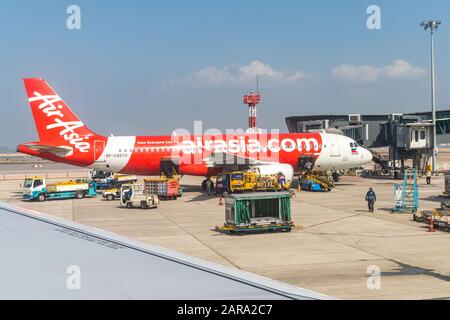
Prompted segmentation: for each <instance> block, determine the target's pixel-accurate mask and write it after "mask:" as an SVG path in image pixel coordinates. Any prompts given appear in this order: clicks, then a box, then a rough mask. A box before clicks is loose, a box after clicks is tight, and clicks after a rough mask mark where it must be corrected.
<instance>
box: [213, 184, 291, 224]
mask: <svg viewBox="0 0 450 320" xmlns="http://www.w3.org/2000/svg"><path fill="white" fill-rule="evenodd" d="M292 227H293V223H292V221H291V196H290V194H289V193H288V192H262V193H243V194H230V195H227V196H226V198H225V225H224V227H223V228H220V229H221V230H222V231H258V230H261V231H263V230H284V231H291V228H292Z"/></svg>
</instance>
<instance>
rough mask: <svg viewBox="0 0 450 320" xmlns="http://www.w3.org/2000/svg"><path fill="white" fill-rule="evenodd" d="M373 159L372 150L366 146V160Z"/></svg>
mask: <svg viewBox="0 0 450 320" xmlns="http://www.w3.org/2000/svg"><path fill="white" fill-rule="evenodd" d="M372 159H373V155H372V152H370V151H369V150H367V149H366V148H364V160H367V162H370V161H372Z"/></svg>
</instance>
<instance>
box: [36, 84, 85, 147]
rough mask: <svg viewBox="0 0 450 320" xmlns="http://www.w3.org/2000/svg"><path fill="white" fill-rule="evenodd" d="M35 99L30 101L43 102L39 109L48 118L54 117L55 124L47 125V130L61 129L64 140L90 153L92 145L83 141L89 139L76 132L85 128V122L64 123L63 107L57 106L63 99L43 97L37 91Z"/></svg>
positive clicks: (53, 96)
mask: <svg viewBox="0 0 450 320" xmlns="http://www.w3.org/2000/svg"><path fill="white" fill-rule="evenodd" d="M33 94H34V97H31V98H29V99H28V101H29V102H30V103H31V102H35V101H41V102H42V103H41V104H40V105H39V106H38V109H39V110H40V111H42V113H43V114H45V115H46V116H47V117H53V123H50V124H47V126H46V129H47V130H51V129H56V128H60V131H59V135H60V136H62V137H63V138H64V140H65V141H67V142H68V143H69V144H71V145H72V146H73V147H74V148H75V149H77V150H78V151H80V152H89V150H90V149H91V144H90V143H89V142H87V141H83V140H85V139H89V137H87V138H83V137H80V135H79V134H78V133H76V132H75V130H76V129H78V128H81V127H84V124H83V122H81V121H79V120H77V121H63V120H62V119H61V118H64V114H63V113H62V111H61V109H63V106H62V105H60V104H57V103H58V102H59V101H62V99H61V98H60V97H59V96H58V95H42V94H40V93H39V92H37V91H34V93H33Z"/></svg>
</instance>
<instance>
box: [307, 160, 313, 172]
mask: <svg viewBox="0 0 450 320" xmlns="http://www.w3.org/2000/svg"><path fill="white" fill-rule="evenodd" d="M312 168H313V164H312V162H311V161H309V159H308V160H306V162H305V169H306V173H307V174H311V171H312Z"/></svg>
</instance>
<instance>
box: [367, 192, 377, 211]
mask: <svg viewBox="0 0 450 320" xmlns="http://www.w3.org/2000/svg"><path fill="white" fill-rule="evenodd" d="M366 201H367V204H368V206H369V212H374V210H375V209H374V207H375V202H376V201H377V195H376V194H375V191H373V189H372V187H370V188H369V191H367V193H366Z"/></svg>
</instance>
